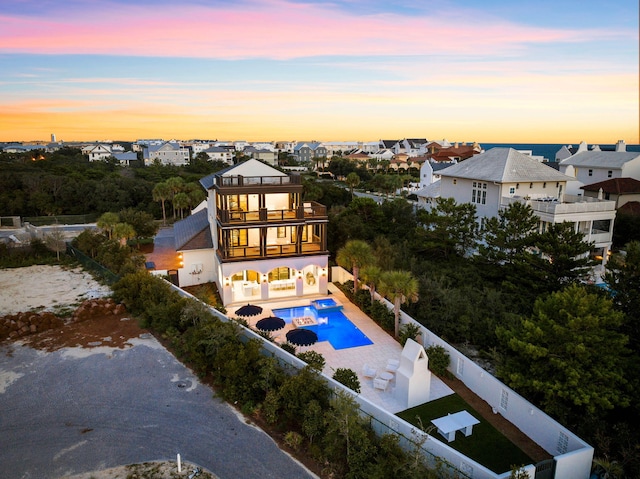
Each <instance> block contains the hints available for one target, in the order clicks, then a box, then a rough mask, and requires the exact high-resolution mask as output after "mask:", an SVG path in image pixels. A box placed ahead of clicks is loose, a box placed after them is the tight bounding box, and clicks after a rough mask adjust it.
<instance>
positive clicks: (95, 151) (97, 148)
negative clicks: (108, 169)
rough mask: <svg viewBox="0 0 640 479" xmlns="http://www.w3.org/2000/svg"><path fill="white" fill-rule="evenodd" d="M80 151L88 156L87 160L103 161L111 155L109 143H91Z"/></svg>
mask: <svg viewBox="0 0 640 479" xmlns="http://www.w3.org/2000/svg"><path fill="white" fill-rule="evenodd" d="M82 153H83V154H85V155H87V156H88V157H89V161H105V160H106V159H107V158H111V157H112V156H113V152H112V151H111V147H110V146H109V145H103V144H98V145H91V146H88V147H85V148H83V149H82Z"/></svg>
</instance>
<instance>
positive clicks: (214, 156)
mask: <svg viewBox="0 0 640 479" xmlns="http://www.w3.org/2000/svg"><path fill="white" fill-rule="evenodd" d="M203 152H204V153H206V155H207V156H208V157H209V160H210V161H222V162H223V163H226V164H227V165H233V151H232V150H230V149H229V148H224V147H223V146H212V147H210V148H207V149H206V150H203Z"/></svg>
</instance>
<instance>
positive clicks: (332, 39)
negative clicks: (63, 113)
mask: <svg viewBox="0 0 640 479" xmlns="http://www.w3.org/2000/svg"><path fill="white" fill-rule="evenodd" d="M100 5H101V7H100V8H102V10H94V11H81V12H78V13H76V14H75V15H74V14H73V13H72V14H71V15H69V12H65V14H64V16H62V15H61V16H60V17H58V18H54V17H48V18H46V19H45V18H31V17H29V18H27V17H6V16H5V17H0V52H5V53H76V54H114V55H141V56H181V57H184V56H190V57H203V58H228V59H237V58H277V59H286V58H295V57H304V56H317V55H403V54H411V55H421V54H434V53H437V54H441V55H442V54H444V55H446V54H474V55H478V54H480V55H481V54H483V53H492V52H496V51H501V52H505V51H511V50H513V49H515V48H519V47H521V46H522V45H523V44H528V43H548V42H574V41H581V40H585V39H593V38H594V37H597V36H600V37H601V36H603V35H608V33H606V32H604V31H603V32H598V31H576V30H570V29H550V28H539V27H530V26H524V25H517V24H513V23H508V22H504V21H501V20H496V19H490V18H483V19H478V17H477V16H476V17H474V16H471V15H466V16H464V17H462V16H461V15H456V16H440V17H428V16H425V17H407V16H402V15H396V14H379V15H368V16H366V15H359V16H358V15H351V14H348V13H346V12H343V11H339V10H334V9H330V8H327V7H322V6H318V5H310V4H295V3H287V2H286V1H266V2H260V3H255V4H253V5H251V6H250V7H247V6H244V7H235V8H234V6H232V5H227V6H217V7H210V8H207V7H203V6H196V5H177V6H169V7H162V8H157V9H155V10H149V9H142V8H141V7H137V6H130V7H125V6H119V7H118V9H117V10H116V9H114V8H113V7H111V8H110V9H107V8H106V5H105V4H100Z"/></svg>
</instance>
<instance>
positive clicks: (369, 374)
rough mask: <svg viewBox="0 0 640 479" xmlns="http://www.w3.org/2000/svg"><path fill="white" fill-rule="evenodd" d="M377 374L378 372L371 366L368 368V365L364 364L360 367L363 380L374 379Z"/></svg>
mask: <svg viewBox="0 0 640 479" xmlns="http://www.w3.org/2000/svg"><path fill="white" fill-rule="evenodd" d="M377 374H378V370H377V369H376V368H374V367H372V366H369V365H368V364H365V365H364V366H363V367H362V375H363V376H364V377H365V378H375V377H376V376H377Z"/></svg>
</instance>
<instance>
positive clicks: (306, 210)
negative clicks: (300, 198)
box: [218, 201, 327, 224]
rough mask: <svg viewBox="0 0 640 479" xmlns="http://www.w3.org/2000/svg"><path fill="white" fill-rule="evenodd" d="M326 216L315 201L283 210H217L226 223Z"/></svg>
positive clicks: (223, 222) (321, 206) (264, 221)
mask: <svg viewBox="0 0 640 479" xmlns="http://www.w3.org/2000/svg"><path fill="white" fill-rule="evenodd" d="M326 216H327V208H326V207H325V206H324V205H321V204H320V203H316V202H315V201H308V202H305V203H304V205H302V206H300V207H298V208H294V209H285V210H269V209H266V208H262V209H260V210H257V211H242V210H218V220H219V221H220V222H221V223H222V224H227V223H238V224H241V223H266V222H274V223H281V222H283V221H286V220H303V219H309V218H322V217H326Z"/></svg>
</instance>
